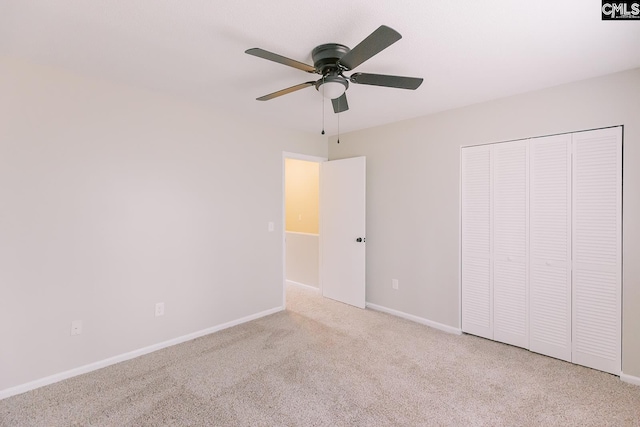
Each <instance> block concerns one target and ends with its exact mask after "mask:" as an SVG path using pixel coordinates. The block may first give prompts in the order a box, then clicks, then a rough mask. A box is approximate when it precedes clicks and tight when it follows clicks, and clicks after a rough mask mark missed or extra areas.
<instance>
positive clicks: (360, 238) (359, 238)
mask: <svg viewBox="0 0 640 427" xmlns="http://www.w3.org/2000/svg"><path fill="white" fill-rule="evenodd" d="M366 241H367V238H366V237H358V238H357V239H356V242H358V243H364V242H366Z"/></svg>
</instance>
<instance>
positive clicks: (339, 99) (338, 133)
mask: <svg viewBox="0 0 640 427" xmlns="http://www.w3.org/2000/svg"><path fill="white" fill-rule="evenodd" d="M338 110H340V99H338ZM336 115H337V116H338V144H340V113H338V114H336Z"/></svg>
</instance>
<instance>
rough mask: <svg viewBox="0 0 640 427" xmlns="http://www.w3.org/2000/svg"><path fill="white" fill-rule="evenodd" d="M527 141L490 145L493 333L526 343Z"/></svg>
mask: <svg viewBox="0 0 640 427" xmlns="http://www.w3.org/2000/svg"><path fill="white" fill-rule="evenodd" d="M527 147H528V144H527V142H526V141H520V142H510V143H503V144H495V145H494V147H493V163H492V168H493V338H494V339H495V340H496V341H501V342H504V343H507V344H511V345H516V346H519V347H525V348H528V347H529V333H528V329H529V325H528V323H529V320H528V297H527V292H528V285H527V281H528V271H527V264H528V259H527V258H528V242H527V226H528V224H527V221H528V211H529V207H528V188H529V186H528V182H527V181H528V170H527V169H528V159H527V155H528V154H527V151H528V148H527Z"/></svg>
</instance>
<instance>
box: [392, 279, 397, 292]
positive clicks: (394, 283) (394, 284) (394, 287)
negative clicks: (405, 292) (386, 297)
mask: <svg viewBox="0 0 640 427" xmlns="http://www.w3.org/2000/svg"><path fill="white" fill-rule="evenodd" d="M391 287H392V288H393V289H395V290H398V279H391Z"/></svg>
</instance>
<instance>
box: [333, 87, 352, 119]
mask: <svg viewBox="0 0 640 427" xmlns="http://www.w3.org/2000/svg"><path fill="white" fill-rule="evenodd" d="M331 103H332V104H333V112H334V113H336V114H338V113H342V112H343V111H347V110H348V109H349V103H348V102H347V93H346V92H345V93H343V94H342V95H341V96H340V97H339V98H336V99H332V100H331Z"/></svg>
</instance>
